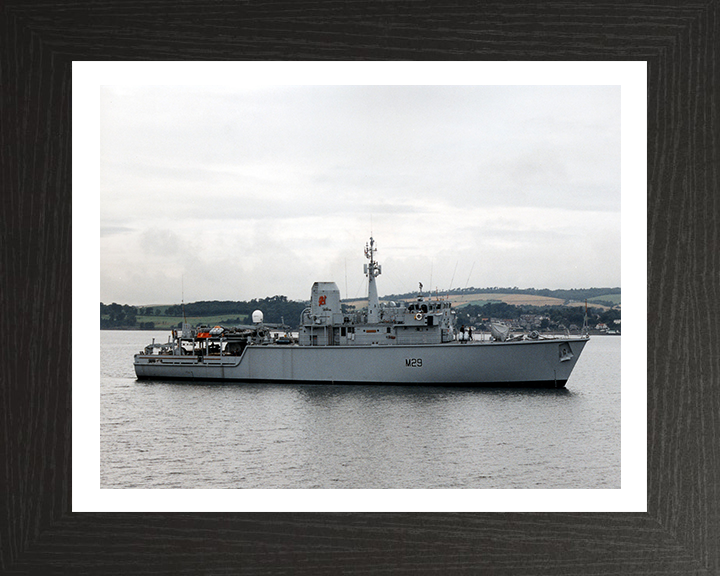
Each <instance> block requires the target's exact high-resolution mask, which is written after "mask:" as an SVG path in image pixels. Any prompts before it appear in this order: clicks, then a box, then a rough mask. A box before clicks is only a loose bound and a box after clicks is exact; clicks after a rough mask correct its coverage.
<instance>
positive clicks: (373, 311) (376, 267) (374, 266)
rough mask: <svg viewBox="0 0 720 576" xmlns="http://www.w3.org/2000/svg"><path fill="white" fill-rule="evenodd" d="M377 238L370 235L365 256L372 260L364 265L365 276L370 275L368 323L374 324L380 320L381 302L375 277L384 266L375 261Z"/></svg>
mask: <svg viewBox="0 0 720 576" xmlns="http://www.w3.org/2000/svg"><path fill="white" fill-rule="evenodd" d="M375 252H377V248H375V240H373V237H372V236H370V243H369V244H365V258H368V259H369V260H370V263H369V264H365V266H363V268H364V271H365V276H367V277H368V320H367V321H368V324H374V323H376V322H377V321H378V320H379V314H380V304H379V302H378V294H377V286H376V285H375V278H377V277H378V276H380V273H381V272H382V266H380V264H378V263H377V262H376V261H375Z"/></svg>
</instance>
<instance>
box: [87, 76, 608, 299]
mask: <svg viewBox="0 0 720 576" xmlns="http://www.w3.org/2000/svg"><path fill="white" fill-rule="evenodd" d="M101 98H102V102H101V111H102V117H101V146H102V149H101V245H100V248H101V294H100V296H101V300H102V301H103V302H105V303H110V302H118V303H124V304H136V305H138V304H160V303H176V302H180V300H181V297H182V287H181V284H183V283H184V294H185V301H186V302H192V301H197V300H248V299H251V298H263V297H265V296H273V295H276V294H282V295H285V296H287V297H288V298H291V299H294V300H307V299H308V298H309V295H310V287H311V285H312V283H313V282H314V281H334V282H336V283H337V285H338V287H339V288H340V292H341V295H342V297H343V298H345V297H348V298H354V297H361V296H364V295H366V279H365V277H364V275H363V272H362V267H363V264H364V263H365V262H366V260H365V258H364V256H363V247H364V245H365V242H366V241H367V239H368V237H369V236H370V233H371V231H372V234H373V236H374V237H375V239H376V242H377V246H378V252H377V259H378V260H379V261H380V263H381V264H382V267H383V274H382V275H381V276H380V277H379V278H378V291H379V293H380V295H383V294H390V293H400V292H409V291H414V290H416V289H417V286H418V282H422V283H423V284H424V286H425V289H428V288H430V287H432V288H438V289H439V290H447V289H448V288H451V287H452V288H464V287H466V286H476V287H486V286H518V287H521V288H526V287H535V288H583V287H591V286H620V88H619V87H618V86H577V87H567V86H557V87H552V86H537V87H535V86H530V87H518V86H507V87H503V86H467V87H465V86H459V87H453V86H405V87H404V86H357V87H354V86H287V87H278V86H266V87H262V86H254V87H247V88H235V87H233V88H229V87H217V88H214V87H203V88H193V87H168V86H157V87H143V88H137V87H122V86H109V87H104V88H103V89H102V92H101Z"/></svg>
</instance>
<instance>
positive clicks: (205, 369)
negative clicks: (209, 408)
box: [135, 338, 587, 387]
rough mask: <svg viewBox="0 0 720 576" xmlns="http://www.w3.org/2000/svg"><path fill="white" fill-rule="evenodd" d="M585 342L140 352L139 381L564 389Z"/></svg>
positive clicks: (273, 347)
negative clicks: (213, 353)
mask: <svg viewBox="0 0 720 576" xmlns="http://www.w3.org/2000/svg"><path fill="white" fill-rule="evenodd" d="M586 343H587V340H586V339H577V338H568V339H552V340H522V341H516V342H472V343H448V344H426V345H408V346H402V345H395V346H288V345H265V346H248V347H247V348H246V349H245V350H244V352H243V354H242V356H222V357H220V356H205V357H195V356H158V355H144V354H138V355H136V356H135V373H136V375H137V377H138V378H140V379H156V380H160V379H164V380H210V381H212V380H216V381H240V382H274V383H289V382H302V383H320V384H322V383H325V384H329V383H334V384H401V385H430V386H440V385H451V386H528V387H530V386H532V387H562V386H565V383H566V382H567V380H568V378H569V377H570V373H571V372H572V369H573V367H574V366H575V363H576V362H577V360H578V358H579V357H580V353H581V352H582V350H583V348H584V346H585V344H586Z"/></svg>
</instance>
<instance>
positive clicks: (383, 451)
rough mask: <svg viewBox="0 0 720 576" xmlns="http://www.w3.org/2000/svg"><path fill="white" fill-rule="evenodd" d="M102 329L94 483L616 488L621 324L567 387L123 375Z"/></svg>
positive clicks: (132, 346)
mask: <svg viewBox="0 0 720 576" xmlns="http://www.w3.org/2000/svg"><path fill="white" fill-rule="evenodd" d="M153 337H155V338H157V340H158V341H166V340H167V332H140V331H137V332H135V331H102V332H101V382H100V384H101V412H102V413H101V487H102V488H620V337H619V336H604V337H603V336H601V337H595V338H592V339H591V340H590V342H589V343H588V345H587V346H586V347H585V350H584V352H583V354H582V356H581V358H580V360H579V362H578V364H577V366H576V367H575V371H574V372H573V374H572V376H571V378H570V380H569V381H568V384H567V388H566V389H560V390H554V389H551V390H533V389H495V388H494V389H483V388H434V387H409V386H408V387H405V386H340V385H300V384H298V385H295V384H293V385H288V384H275V385H273V384H262V385H260V384H215V383H213V384H210V383H205V384H195V383H193V384H187V383H170V382H148V381H138V380H136V379H135V373H134V370H133V366H132V355H133V354H134V353H136V352H137V351H139V350H140V349H141V348H142V347H144V346H145V345H146V344H148V343H150V341H151V339H152V338H153Z"/></svg>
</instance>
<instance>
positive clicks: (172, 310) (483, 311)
mask: <svg viewBox="0 0 720 576" xmlns="http://www.w3.org/2000/svg"><path fill="white" fill-rule="evenodd" d="M491 290H492V289H488V292H487V293H490V291H491ZM503 290H506V289H503ZM607 290H608V289H607V288H605V289H604V291H603V292H602V294H609V293H610V292H608V291H607ZM568 292H572V291H568ZM577 292H582V291H577ZM602 294H601V295H602ZM575 296H576V298H574V299H575V300H579V299H580V298H581V296H580V295H579V294H576V295H575ZM585 297H587V296H585ZM389 299H399V298H398V296H397V295H391V296H386V297H384V298H383V300H389ZM307 306H308V303H307V302H296V301H294V300H288V299H287V297H286V296H272V297H269V298H261V299H253V300H250V301H247V302H244V301H243V302H235V301H230V300H224V301H218V300H213V301H200V302H189V303H187V304H185V305H184V310H183V305H180V304H173V305H167V306H131V305H127V304H117V303H115V302H113V303H112V304H103V303H102V302H101V303H100V328H101V329H118V328H120V329H139V330H152V329H154V328H155V321H154V320H153V319H154V318H157V317H162V318H163V319H165V320H166V319H167V318H168V317H170V318H177V323H174V324H175V325H176V326H178V327H179V326H180V325H181V323H182V319H183V315H185V316H187V317H195V318H197V317H215V318H218V317H220V318H221V319H220V320H218V321H217V323H219V324H226V325H233V324H243V323H246V322H247V321H248V318H249V317H250V315H251V314H252V313H253V311H254V310H262V312H263V317H264V321H265V322H267V323H272V324H279V323H282V322H284V323H285V324H286V325H288V326H290V327H291V328H293V329H297V328H298V326H299V323H300V314H301V313H302V311H303V309H305V308H306V307H307ZM343 310H344V311H346V307H345V305H343ZM455 310H456V313H457V317H458V325H461V324H465V325H467V326H480V325H481V323H482V322H483V319H490V318H498V319H506V320H514V319H519V318H521V317H523V316H528V315H530V316H536V317H542V318H543V319H544V322H543V320H539V322H540V323H541V324H542V326H541V327H542V328H554V327H559V326H566V327H569V326H571V325H573V324H575V325H578V326H581V325H582V323H583V319H584V315H585V307H584V306H530V305H512V304H506V303H504V302H489V303H486V304H484V305H479V304H468V305H465V306H462V307H460V308H456V309H455ZM588 311H589V314H588V315H589V317H590V319H591V320H592V321H593V323H595V324H597V323H604V324H606V325H608V326H611V325H612V324H613V323H614V321H615V320H619V319H620V310H618V309H616V308H611V309H609V310H604V309H602V308H593V307H592V305H590V307H589V308H588Z"/></svg>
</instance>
